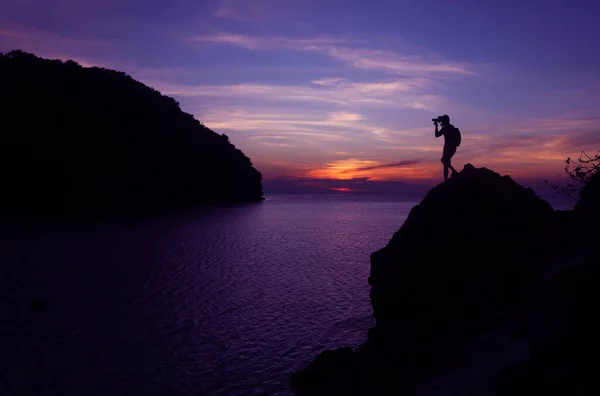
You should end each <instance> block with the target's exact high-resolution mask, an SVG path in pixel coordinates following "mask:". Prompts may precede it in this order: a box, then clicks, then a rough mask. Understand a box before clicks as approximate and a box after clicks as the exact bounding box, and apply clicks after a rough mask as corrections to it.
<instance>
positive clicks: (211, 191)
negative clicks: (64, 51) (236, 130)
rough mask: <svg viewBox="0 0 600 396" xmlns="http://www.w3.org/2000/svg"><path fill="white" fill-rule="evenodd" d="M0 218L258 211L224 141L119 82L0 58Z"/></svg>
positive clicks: (65, 66) (245, 174)
mask: <svg viewBox="0 0 600 396" xmlns="http://www.w3.org/2000/svg"><path fill="white" fill-rule="evenodd" d="M0 86H1V87H2V89H0V97H1V99H2V103H3V105H2V106H3V108H2V127H1V129H0V131H1V132H0V133H1V134H2V142H1V144H0V180H2V196H1V198H0V212H2V213H16V212H21V213H25V214H35V213H38V214H41V213H57V214H61V213H62V214H64V213H83V214H88V213H92V212H102V213H114V212H120V211H121V212H130V211H139V210H142V211H143V210H145V209H148V210H159V211H162V210H165V209H170V208H179V207H185V206H189V205H195V204H198V203H207V202H210V203H215V202H240V201H257V200H260V199H261V198H262V186H261V174H260V172H258V171H257V170H256V169H255V168H254V167H253V166H252V163H251V161H250V159H249V158H248V157H246V156H245V155H244V154H243V153H242V152H241V151H240V150H238V149H236V148H235V146H233V145H232V144H231V143H230V142H229V139H228V138H227V136H225V135H219V134H217V133H215V132H213V131H211V130H210V129H208V128H206V127H205V126H204V125H202V124H201V123H200V122H198V121H197V120H195V119H194V117H192V116H191V115H190V114H187V113H184V112H182V111H181V109H180V108H179V104H178V103H177V102H176V101H175V100H174V99H172V98H170V97H167V96H163V95H161V93H160V92H158V91H156V90H154V89H153V88H150V87H148V86H146V85H144V84H142V83H140V82H137V81H135V80H133V79H132V78H131V77H129V76H128V75H126V74H125V73H121V72H117V71H114V70H107V69H103V68H98V67H92V68H83V67H81V66H79V65H78V64H77V63H75V62H73V61H67V62H61V61H59V60H45V59H41V58H37V57H36V56H34V55H32V54H27V53H24V52H21V51H13V52H11V53H8V54H4V55H2V54H0Z"/></svg>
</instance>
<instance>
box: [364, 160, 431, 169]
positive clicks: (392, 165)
mask: <svg viewBox="0 0 600 396" xmlns="http://www.w3.org/2000/svg"><path fill="white" fill-rule="evenodd" d="M421 162H422V161H421V160H406V161H399V162H392V163H390V164H379V165H371V166H366V167H364V168H357V169H355V170H356V171H369V170H374V169H384V168H401V167H404V166H410V165H416V164H419V163H421Z"/></svg>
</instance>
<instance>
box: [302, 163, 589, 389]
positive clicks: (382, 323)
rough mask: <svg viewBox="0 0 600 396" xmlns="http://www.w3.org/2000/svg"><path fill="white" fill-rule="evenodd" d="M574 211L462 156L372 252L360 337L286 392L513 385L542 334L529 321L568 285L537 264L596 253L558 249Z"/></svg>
mask: <svg viewBox="0 0 600 396" xmlns="http://www.w3.org/2000/svg"><path fill="white" fill-rule="evenodd" d="M590 191H591V190H590ZM582 195H583V194H582ZM582 202H583V204H585V205H586V207H587V203H586V201H585V200H584V199H583V198H582ZM595 205H596V207H597V205H598V202H596V203H595ZM589 206H590V207H591V206H594V205H593V204H591V203H590V204H589ZM588 210H591V209H589V208H588ZM576 217H577V216H571V215H570V214H567V215H564V214H563V216H560V219H559V218H557V216H556V215H555V213H554V211H553V209H552V208H551V206H550V205H549V204H548V203H546V202H544V201H542V200H541V199H539V198H538V197H536V196H535V194H534V193H533V191H532V190H531V189H525V188H523V187H521V186H520V185H518V184H517V183H515V182H514V181H513V180H512V179H510V178H509V177H507V176H504V177H502V176H500V175H498V174H497V173H494V172H492V171H490V170H488V169H485V168H481V169H478V168H474V167H473V166H471V165H466V166H465V168H464V170H463V171H462V172H461V173H460V174H459V175H457V176H456V177H454V178H451V179H450V180H449V181H448V182H446V183H443V184H440V185H438V186H437V187H435V188H433V189H432V190H431V191H430V192H429V193H428V194H427V196H426V197H425V198H424V199H423V201H422V202H421V203H420V204H419V205H418V206H416V207H415V208H413V210H412V211H411V213H410V215H409V217H408V218H407V220H406V222H405V223H404V225H403V226H402V227H401V228H400V230H399V231H398V232H396V234H394V236H393V238H392V240H391V241H390V242H389V243H388V245H387V246H386V247H385V248H383V249H381V250H379V251H377V252H375V253H373V254H372V255H371V276H370V277H369V283H370V285H371V303H372V306H373V313H374V316H375V319H376V326H375V327H374V328H372V329H371V330H370V331H369V335H368V340H367V341H366V342H365V343H364V344H363V345H361V346H360V347H359V348H358V349H357V350H356V351H355V352H354V354H349V352H348V351H347V350H346V349H342V350H339V351H329V352H328V354H327V355H322V356H321V357H320V359H317V360H315V361H314V362H313V363H312V364H311V365H310V366H309V367H308V368H307V369H305V370H301V371H299V372H297V373H295V374H294V375H293V376H292V387H293V389H294V390H295V392H296V394H297V395H325V394H328V395H331V394H345V395H403V394H406V395H411V394H419V395H434V394H435V395H437V394H439V395H446V394H457V395H458V394H482V395H483V394H486V395H488V394H494V393H498V394H500V392H505V393H502V394H511V392H513V393H512V394H520V393H519V392H518V389H515V388H514V387H511V386H510V381H509V380H508V381H507V380H504V381H503V380H502V379H503V378H504V379H506V378H512V377H510V375H513V376H518V375H519V374H521V376H520V377H519V378H520V379H521V380H523V378H524V377H523V376H525V377H527V372H526V370H525V369H523V368H522V366H520V365H521V364H524V365H525V366H526V367H530V366H528V363H527V362H529V361H530V360H531V350H532V348H533V347H532V345H537V346H539V345H542V344H543V345H546V344H547V338H548V337H550V338H552V337H551V336H548V331H545V330H543V329H545V328H546V327H545V326H540V323H544V321H546V322H547V323H548V326H551V323H552V319H549V318H548V317H547V316H544V315H543V314H542V313H544V312H553V313H554V314H553V315H555V316H552V315H550V317H552V318H554V319H555V320H558V321H560V320H561V318H564V317H566V316H565V315H568V312H570V311H569V309H566V310H565V309H564V307H562V308H563V310H562V311H560V312H562V314H558V316H556V312H558V311H557V309H554V308H557V307H558V305H560V304H559V302H560V301H561V299H560V298H556V296H558V295H559V294H560V293H559V291H558V290H562V293H564V292H565V288H567V289H568V290H569V291H572V290H573V287H572V285H573V284H574V283H575V282H574V281H570V283H569V282H567V284H568V285H571V286H565V285H563V286H562V287H559V286H556V283H555V282H551V281H549V280H548V273H549V272H550V271H551V270H552V269H553V268H554V269H555V273H556V272H557V271H558V273H563V271H565V269H558V270H556V268H555V267H556V266H555V263H556V262H557V260H558V261H559V262H562V261H563V260H573V262H578V263H579V262H584V263H585V264H586V265H588V264H589V265H591V263H597V262H596V261H595V260H597V259H598V257H600V255H598V254H597V252H595V251H594V250H593V248H589V247H587V248H586V249H588V250H587V251H586V253H585V254H583V256H582V257H580V258H574V257H570V258H569V254H571V255H572V252H573V247H574V245H573V244H574V243H576V241H573V240H572V239H567V241H566V242H565V240H564V239H563V238H561V235H562V232H563V230H562V227H563V226H564V225H565V224H570V225H575V223H576V222H577V220H576ZM565 257H567V258H565ZM577 260H580V261H577ZM585 268H587V267H585ZM583 271H584V272H585V273H588V272H586V270H583ZM589 274H592V272H589ZM592 275H595V273H593V274H592ZM579 276H581V275H579ZM552 279H556V275H555V276H554V277H552ZM595 279H598V278H597V277H596V278H595ZM586 284H588V285H589V280H588V282H587V283H586ZM573 299H574V300H575V301H579V299H578V298H576V297H573V296H571V300H573ZM573 304H575V305H576V303H575V302H574V303H573ZM561 315H562V316H561ZM532 318H536V319H535V320H534V319H532ZM536 320H537V322H536ZM555 327H556V326H555ZM482 340H483V341H482ZM541 340H545V341H543V342H542V341H541ZM509 347H510V348H512V349H510V348H509ZM540 348H542V347H540ZM543 348H545V347H543ZM543 348H542V349H543ZM507 351H512V352H507ZM340 362H342V363H340ZM486 365H489V369H487V370H482V369H481V367H487V366H486ZM340 367H343V368H344V369H343V370H345V372H346V375H342V374H340V370H341V369H340ZM515 367H518V369H515ZM554 369H555V370H556V371H559V369H558V368H556V367H554ZM510 370H516V372H517V373H518V374H507V373H510V372H511V371H510ZM519 370H520V371H519ZM542 371H543V369H542V368H540V369H539V370H538V374H539V372H542ZM330 373H334V374H333V375H332V374H330ZM524 373H525V374H524ZM538 377H539V375H538ZM515 378H516V377H515ZM527 378H529V377H527ZM523 381H526V380H523ZM500 384H502V385H500ZM502 386H504V387H502ZM332 390H333V391H332ZM348 390H350V391H348ZM336 392H337V393H336ZM535 393H536V392H534V394H535ZM530 394H531V393H530Z"/></svg>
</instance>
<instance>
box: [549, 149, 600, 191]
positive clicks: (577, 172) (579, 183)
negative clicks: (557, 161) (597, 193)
mask: <svg viewBox="0 0 600 396" xmlns="http://www.w3.org/2000/svg"><path fill="white" fill-rule="evenodd" d="M564 169H565V173H566V174H567V180H568V182H567V183H566V184H564V185H560V184H552V185H550V187H552V189H553V190H555V191H557V192H559V193H562V194H564V195H566V196H569V197H573V195H575V194H577V193H579V191H580V190H581V189H582V188H583V187H584V186H585V185H586V184H587V183H588V182H589V181H590V179H591V178H592V176H593V175H594V174H596V173H598V171H599V170H600V151H598V152H597V153H596V155H595V156H591V157H590V156H589V155H588V154H587V153H586V152H585V151H582V152H581V154H580V155H579V158H577V159H576V160H573V159H571V157H569V158H567V159H566V160H565V168H564ZM546 183H548V181H546Z"/></svg>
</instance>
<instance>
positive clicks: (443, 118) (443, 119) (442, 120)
mask: <svg viewBox="0 0 600 396" xmlns="http://www.w3.org/2000/svg"><path fill="white" fill-rule="evenodd" d="M439 120H440V124H442V126H445V125H448V124H450V117H449V116H448V114H444V115H443V116H440V118H439Z"/></svg>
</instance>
